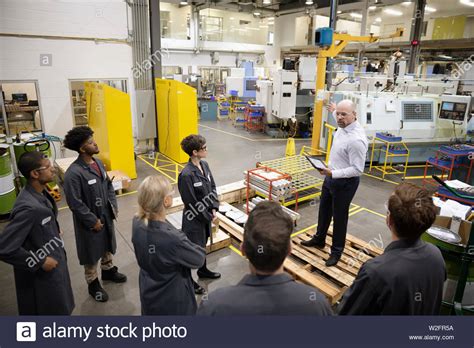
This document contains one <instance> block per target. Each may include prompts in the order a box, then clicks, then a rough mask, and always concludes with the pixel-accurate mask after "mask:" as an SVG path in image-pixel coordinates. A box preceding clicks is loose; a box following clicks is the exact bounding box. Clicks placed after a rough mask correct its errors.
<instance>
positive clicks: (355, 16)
mask: <svg viewBox="0 0 474 348" xmlns="http://www.w3.org/2000/svg"><path fill="white" fill-rule="evenodd" d="M351 17H352V18H357V19H361V18H362V15H361V14H360V13H355V12H351Z"/></svg>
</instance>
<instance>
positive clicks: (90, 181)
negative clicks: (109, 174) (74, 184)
mask: <svg viewBox="0 0 474 348" xmlns="http://www.w3.org/2000/svg"><path fill="white" fill-rule="evenodd" d="M96 182H97V179H92V180H89V181H88V182H87V183H88V184H89V185H94V184H95V183H96Z"/></svg>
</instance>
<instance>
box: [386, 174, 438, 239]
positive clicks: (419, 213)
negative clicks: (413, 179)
mask: <svg viewBox="0 0 474 348" xmlns="http://www.w3.org/2000/svg"><path fill="white" fill-rule="evenodd" d="M388 211H389V213H390V221H391V223H392V224H393V227H394V228H395V234H396V236H397V237H398V238H401V239H411V240H415V239H417V238H419V237H420V236H421V235H422V234H423V232H425V231H426V230H427V229H428V228H430V227H431V225H432V224H433V222H434V220H435V218H436V206H435V205H434V204H433V199H432V196H431V195H430V193H429V192H428V191H427V190H426V189H425V188H423V187H419V186H416V185H413V184H411V183H403V184H400V185H398V186H397V188H396V189H395V192H394V193H393V194H392V195H391V196H390V198H389V200H388Z"/></svg>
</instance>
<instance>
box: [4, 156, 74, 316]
mask: <svg viewBox="0 0 474 348" xmlns="http://www.w3.org/2000/svg"><path fill="white" fill-rule="evenodd" d="M18 169H19V170H20V172H21V173H22V174H23V176H24V177H25V178H26V179H27V180H28V182H27V184H26V186H25V188H24V189H23V190H22V191H21V192H20V194H19V195H18V198H17V200H16V202H15V206H14V207H13V211H12V213H11V216H10V223H9V224H8V226H7V227H6V228H5V230H4V231H3V232H2V233H0V260H2V261H5V262H7V263H9V264H11V265H13V267H14V273H15V287H16V297H17V303H18V313H19V314H20V315H70V314H71V312H72V311H73V309H74V296H73V293H72V288H71V280H70V277H69V271H68V267H67V258H66V251H65V250H64V241H63V240H62V238H61V232H60V229H59V225H58V221H57V216H58V209H57V207H56V203H55V202H54V199H53V198H52V197H51V196H50V195H49V194H48V192H47V191H46V184H47V183H48V182H51V181H53V179H54V175H55V174H56V171H55V169H54V167H53V166H52V165H51V162H50V160H49V159H48V157H47V156H46V155H45V154H43V153H42V152H37V151H34V152H27V153H25V154H23V155H22V156H21V157H20V159H19V162H18Z"/></svg>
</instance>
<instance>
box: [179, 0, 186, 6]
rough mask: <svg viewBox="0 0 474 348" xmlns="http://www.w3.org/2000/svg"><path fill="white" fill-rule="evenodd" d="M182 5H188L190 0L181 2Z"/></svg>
mask: <svg viewBox="0 0 474 348" xmlns="http://www.w3.org/2000/svg"><path fill="white" fill-rule="evenodd" d="M179 4H180V5H183V6H186V5H187V4H188V0H181V2H180V3H179Z"/></svg>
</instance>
